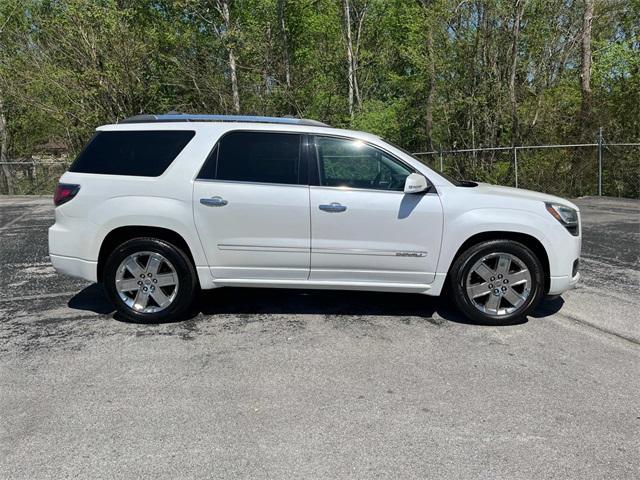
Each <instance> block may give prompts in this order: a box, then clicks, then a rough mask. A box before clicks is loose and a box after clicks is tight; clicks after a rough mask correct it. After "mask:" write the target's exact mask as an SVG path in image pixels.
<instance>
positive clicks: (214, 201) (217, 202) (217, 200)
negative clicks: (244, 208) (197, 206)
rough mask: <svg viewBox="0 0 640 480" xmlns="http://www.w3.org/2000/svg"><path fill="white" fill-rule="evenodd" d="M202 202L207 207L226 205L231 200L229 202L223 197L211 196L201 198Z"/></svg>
mask: <svg viewBox="0 0 640 480" xmlns="http://www.w3.org/2000/svg"><path fill="white" fill-rule="evenodd" d="M200 203H201V204H202V205H206V206H207V207H224V206H225V205H226V204H228V203H229V202H227V201H226V200H225V199H224V198H222V197H211V198H201V199H200Z"/></svg>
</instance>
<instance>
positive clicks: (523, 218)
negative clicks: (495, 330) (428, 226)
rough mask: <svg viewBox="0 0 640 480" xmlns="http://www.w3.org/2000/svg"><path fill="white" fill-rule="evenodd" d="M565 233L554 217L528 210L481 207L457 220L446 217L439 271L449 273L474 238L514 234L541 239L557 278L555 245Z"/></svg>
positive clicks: (460, 215) (464, 213) (463, 214)
mask: <svg viewBox="0 0 640 480" xmlns="http://www.w3.org/2000/svg"><path fill="white" fill-rule="evenodd" d="M551 220H553V221H551ZM554 223H555V224H557V225H555V224H554ZM563 230H564V228H563V227H562V226H561V225H560V224H559V223H558V222H557V221H555V219H553V218H552V217H549V219H547V218H545V217H543V216H541V215H538V214H537V213H535V212H531V211H528V210H517V209H496V208H478V209H474V210H466V211H463V212H462V213H460V214H459V215H455V216H453V218H451V217H449V216H447V215H445V224H444V231H443V241H442V249H441V251H440V258H439V259H438V267H437V272H438V273H447V272H448V271H449V268H450V267H451V264H452V262H453V259H454V258H455V256H456V254H457V253H458V251H459V250H460V247H461V246H462V245H463V244H464V243H465V242H466V241H467V240H468V239H469V238H471V237H473V236H474V235H477V234H481V233H488V232H510V233H520V234H525V235H529V236H531V237H534V238H535V239H536V240H538V241H539V242H540V243H541V244H542V246H543V247H544V249H545V251H546V252H547V256H548V258H549V267H550V270H551V271H550V273H551V275H554V274H555V272H554V265H557V264H558V261H557V249H556V248H554V242H555V241H557V238H556V237H559V236H560V234H562V236H566V235H567V232H566V231H563Z"/></svg>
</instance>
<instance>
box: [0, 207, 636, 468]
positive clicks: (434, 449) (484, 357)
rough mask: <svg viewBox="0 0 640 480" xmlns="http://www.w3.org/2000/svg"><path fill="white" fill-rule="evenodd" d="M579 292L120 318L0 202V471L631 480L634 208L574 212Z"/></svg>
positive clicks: (42, 228)
mask: <svg viewBox="0 0 640 480" xmlns="http://www.w3.org/2000/svg"><path fill="white" fill-rule="evenodd" d="M576 203H578V205H579V206H580V207H581V211H582V216H583V222H584V242H583V260H582V273H583V280H582V282H581V284H580V285H579V287H578V288H577V289H576V290H573V291H571V292H568V293H567V294H565V295H564V296H563V297H562V298H560V299H556V300H550V301H546V302H545V303H544V304H543V305H542V306H541V307H540V308H539V310H538V311H537V312H536V314H535V315H534V316H532V317H530V318H529V319H528V321H527V322H525V323H523V324H520V325H516V326H510V327H487V326H478V325H471V324H468V323H467V322H465V320H464V319H463V318H461V317H460V316H459V315H457V314H456V313H455V311H453V310H452V308H451V307H450V306H449V305H448V303H447V302H446V301H443V300H441V299H437V298H430V297H422V296H417V295H400V294H381V293H358V292H350V293H341V292H308V291H284V290H273V291H272V290H239V289H221V290H217V291H212V292H209V293H206V294H203V295H202V298H201V299H200V301H199V305H200V310H201V313H200V314H199V315H198V316H197V317H195V318H193V319H192V320H189V321H185V322H182V323H173V324H165V325H149V326H145V325H135V324H129V323H124V322H121V321H119V320H118V319H114V318H113V315H112V313H111V311H110V308H109V305H108V304H107V303H106V301H105V299H104V297H103V295H102V292H101V290H100V288H99V287H97V286H96V285H89V284H87V283H86V282H82V281H76V280H73V279H69V278H65V277H61V276H58V275H57V274H56V273H55V272H54V271H53V269H52V268H51V266H50V264H49V262H48V259H47V231H46V230H47V227H48V226H49V225H51V223H52V221H53V220H52V219H53V216H52V214H53V207H52V205H51V200H50V198H33V197H12V198H8V197H0V287H1V288H0V478H3V479H4V478H7V479H9V478H10V479H14V478H17V479H41V478H70V477H74V478H76V477H77V478H92V479H96V478H156V479H160V478H336V477H339V478H505V479H506V478H509V479H513V478H536V479H539V478H563V479H564V478H576V479H590V478H594V479H595V478H638V477H639V476H640V454H639V452H640V315H638V309H639V308H640V288H639V287H640V201H631V200H617V199H607V198H604V199H598V198H584V199H579V200H577V201H576Z"/></svg>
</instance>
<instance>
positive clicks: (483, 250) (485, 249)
mask: <svg viewBox="0 0 640 480" xmlns="http://www.w3.org/2000/svg"><path fill="white" fill-rule="evenodd" d="M495 253H506V254H510V255H513V256H514V257H516V258H517V259H518V260H520V261H521V262H522V263H523V264H524V265H525V266H526V268H527V269H528V270H529V273H530V275H531V286H530V288H529V296H528V297H527V299H526V300H525V301H524V303H523V304H522V305H520V306H519V307H518V308H517V309H516V310H515V311H513V312H510V313H504V314H500V315H496V314H489V313H487V312H483V311H481V310H479V309H478V308H477V307H476V306H475V305H474V303H473V301H472V299H471V298H470V297H469V295H468V293H467V288H466V282H467V276H468V275H469V272H470V271H471V269H472V267H473V266H474V265H475V264H476V262H478V261H479V260H480V259H482V258H483V257H485V256H487V255H491V254H495ZM449 272H450V273H449V286H450V295H451V296H452V297H453V300H454V302H455V304H456V306H457V307H458V308H459V309H460V311H461V312H462V313H463V314H464V315H465V316H466V317H467V318H469V319H471V320H473V321H475V322H477V323H480V324H484V325H512V324H514V323H518V322H519V321H521V320H522V319H524V318H525V317H526V316H527V315H528V314H529V313H530V312H531V311H532V310H534V309H535V308H536V306H537V305H538V303H539V302H540V300H541V299H542V297H543V295H544V270H543V267H542V264H541V263H540V260H539V259H538V258H537V257H536V255H535V254H534V253H533V252H532V251H531V250H530V249H529V248H527V247H526V246H525V245H523V244H521V243H519V242H516V241H513V240H489V241H485V242H481V243H479V244H476V245H473V246H472V247H470V248H468V249H467V250H466V251H464V252H462V254H461V255H460V256H459V257H458V258H457V259H456V260H455V261H454V262H453V265H451V269H450V271H449ZM501 301H502V300H501Z"/></svg>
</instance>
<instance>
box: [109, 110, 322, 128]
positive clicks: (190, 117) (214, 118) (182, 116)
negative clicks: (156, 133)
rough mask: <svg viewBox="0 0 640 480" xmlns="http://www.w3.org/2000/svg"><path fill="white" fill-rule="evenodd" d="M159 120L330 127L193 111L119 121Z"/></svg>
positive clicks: (296, 120) (312, 122) (297, 120)
mask: <svg viewBox="0 0 640 480" xmlns="http://www.w3.org/2000/svg"><path fill="white" fill-rule="evenodd" d="M157 122H246V123H279V124H284V125H306V126H310V127H328V126H329V125H327V124H325V123H322V122H318V121H317V120H307V119H304V118H292V117H261V116H256V115H208V114H204V115H203V114H191V113H166V114H161V115H136V116H133V117H129V118H125V119H124V120H121V121H120V122H118V123H157Z"/></svg>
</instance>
